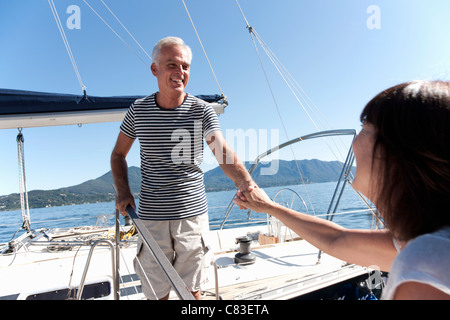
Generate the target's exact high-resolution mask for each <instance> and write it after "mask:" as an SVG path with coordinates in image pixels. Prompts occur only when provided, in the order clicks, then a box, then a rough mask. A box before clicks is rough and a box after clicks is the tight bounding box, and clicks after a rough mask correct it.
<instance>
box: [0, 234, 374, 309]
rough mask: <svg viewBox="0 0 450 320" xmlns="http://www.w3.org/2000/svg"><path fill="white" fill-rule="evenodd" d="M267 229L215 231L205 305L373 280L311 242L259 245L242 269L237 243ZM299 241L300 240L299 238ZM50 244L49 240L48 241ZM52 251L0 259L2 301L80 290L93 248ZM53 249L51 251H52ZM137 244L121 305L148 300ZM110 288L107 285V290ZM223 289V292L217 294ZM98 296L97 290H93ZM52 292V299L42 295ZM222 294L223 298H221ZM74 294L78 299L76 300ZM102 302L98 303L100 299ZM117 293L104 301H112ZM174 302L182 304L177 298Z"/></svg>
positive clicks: (128, 260) (97, 261)
mask: <svg viewBox="0 0 450 320" xmlns="http://www.w3.org/2000/svg"><path fill="white" fill-rule="evenodd" d="M261 230H262V229H261V228H257V227H250V228H237V229H226V230H220V231H210V233H209V235H208V239H209V241H208V243H209V247H210V248H211V250H210V252H209V254H208V255H207V259H208V260H207V262H210V263H207V265H209V267H208V277H207V278H208V281H207V282H206V283H205V284H204V286H203V290H204V291H205V292H206V294H205V296H204V299H217V298H219V299H224V300H241V299H251V300H253V299H290V298H295V297H297V296H299V295H303V294H306V293H309V292H312V291H315V290H317V289H320V288H323V287H327V286H330V285H333V284H335V283H338V282H342V281H345V280H347V279H350V278H355V277H358V276H360V275H363V274H367V270H366V269H365V268H362V267H359V266H355V265H348V264H347V263H345V262H343V261H341V260H338V259H335V258H333V257H331V256H329V255H326V254H322V256H321V259H320V263H317V262H318V252H319V251H318V249H317V248H315V247H313V246H312V245H310V244H309V243H308V242H306V241H305V240H294V241H287V242H283V243H275V244H265V245H260V244H259V243H258V241H256V240H255V241H253V242H252V245H251V252H252V254H253V255H254V256H255V262H254V263H253V264H248V265H241V264H236V263H235V261H234V257H235V255H236V254H237V252H238V250H239V245H238V244H236V238H238V237H241V236H244V235H250V236H252V235H253V237H254V236H255V234H258V233H259V232H261ZM293 237H294V238H296V235H293ZM43 240H45V239H43ZM59 243H60V244H59V245H58V246H54V247H51V246H49V245H48V244H46V242H45V241H43V242H42V244H39V241H35V242H34V245H32V246H29V247H28V248H27V249H26V250H20V252H17V253H15V254H11V255H3V256H1V257H0V258H1V259H0V283H2V290H1V291H2V292H1V294H0V298H1V299H30V298H32V299H33V298H35V299H43V298H46V299H52V298H63V299H64V298H67V297H68V295H67V292H68V291H70V290H73V291H74V288H76V287H77V286H79V283H80V280H81V277H82V273H83V271H84V268H85V265H86V261H87V257H88V254H89V250H90V247H89V246H82V247H80V246H79V247H76V246H74V247H71V249H70V250H69V249H68V248H69V247H67V248H65V246H64V244H63V243H64V242H59ZM49 249H51V250H49ZM135 253H136V242H135V241H130V242H127V243H123V244H122V248H121V253H120V274H121V282H120V299H130V300H134V299H138V300H139V299H145V297H144V295H143V294H142V292H141V288H140V280H139V279H138V278H137V276H136V274H135V271H134V268H133V262H132V261H133V259H134V257H135ZM110 261H111V252H110V250H109V248H108V247H105V246H99V247H97V248H96V249H95V254H94V255H93V258H92V260H91V263H90V268H89V271H88V273H87V278H86V285H93V286H96V288H95V290H104V289H103V287H105V286H107V285H109V284H111V288H112V265H111V262H110ZM105 284H106V285H105ZM216 288H218V289H216ZM93 290H94V289H93ZM44 292H50V293H49V294H42V293H44ZM216 293H217V295H216ZM73 296H74V295H73V294H72V296H71V297H72V298H73ZM97 298H98V297H97ZM112 298H113V296H112V293H111V290H109V292H108V290H106V293H105V294H104V295H103V296H102V297H101V299H112ZM170 298H171V299H178V297H177V296H176V295H175V294H174V293H173V292H172V293H171V296H170Z"/></svg>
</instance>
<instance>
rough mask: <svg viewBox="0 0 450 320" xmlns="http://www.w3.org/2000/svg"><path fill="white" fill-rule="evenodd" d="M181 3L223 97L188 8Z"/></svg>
mask: <svg viewBox="0 0 450 320" xmlns="http://www.w3.org/2000/svg"><path fill="white" fill-rule="evenodd" d="M181 1H182V2H183V5H184V9H185V10H186V13H187V15H188V17H189V20H190V21H191V24H192V27H193V28H194V31H195V34H196V35H197V39H198V42H199V43H200V46H201V47H202V50H203V54H204V55H205V57H206V61H207V62H208V64H209V68H210V69H211V72H212V74H213V76H214V79H215V80H216V83H217V86H218V87H219V91H220V93H221V94H222V97H225V95H224V94H223V91H222V88H221V87H220V84H219V81H218V80H217V77H216V74H215V73H214V69H213V67H212V65H211V62H210V61H209V58H208V55H207V54H206V50H205V48H204V47H203V43H202V40H201V39H200V36H199V34H198V32H197V29H196V28H195V25H194V21H193V20H192V18H191V15H190V14H189V10H188V8H187V6H186V3H185V2H184V0H181Z"/></svg>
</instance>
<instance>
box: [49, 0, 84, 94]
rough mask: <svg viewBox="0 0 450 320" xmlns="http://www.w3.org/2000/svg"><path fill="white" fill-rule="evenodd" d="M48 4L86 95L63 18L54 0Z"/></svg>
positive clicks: (50, 0)
mask: <svg viewBox="0 0 450 320" xmlns="http://www.w3.org/2000/svg"><path fill="white" fill-rule="evenodd" d="M48 4H49V5H50V9H51V10H52V13H53V17H54V18H55V22H56V25H57V26H58V30H59V33H60V35H61V38H62V40H63V42H64V46H65V47H66V51H67V54H68V55H69V59H70V62H71V63H72V67H73V70H74V71H75V75H76V77H77V79H78V83H79V84H80V86H81V90H82V91H83V93H84V95H85V96H86V86H85V85H84V83H83V80H82V79H81V75H80V71H79V70H78V67H77V63H76V61H75V58H74V56H73V53H72V50H71V49H70V45H69V41H68V40H67V37H66V33H65V32H64V28H63V26H62V24H61V20H60V19H59V15H58V11H57V10H56V7H55V4H54V3H53V0H48Z"/></svg>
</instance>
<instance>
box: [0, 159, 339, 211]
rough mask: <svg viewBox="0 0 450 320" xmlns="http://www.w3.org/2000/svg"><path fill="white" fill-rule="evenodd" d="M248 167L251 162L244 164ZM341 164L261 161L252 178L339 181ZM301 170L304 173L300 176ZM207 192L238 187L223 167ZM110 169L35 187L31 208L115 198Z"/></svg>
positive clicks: (274, 182)
mask: <svg viewBox="0 0 450 320" xmlns="http://www.w3.org/2000/svg"><path fill="white" fill-rule="evenodd" d="M245 166H246V167H247V169H249V168H250V167H251V164H250V163H245ZM341 167H342V164H341V163H339V162H338V161H321V160H316V159H313V160H300V161H285V160H278V161H277V162H268V163H262V164H260V165H259V166H258V167H257V168H256V170H255V171H254V172H253V179H254V180H255V181H256V183H257V184H258V185H259V186H261V187H270V186H285V185H293V184H300V183H301V181H303V182H304V183H319V182H329V181H337V179H338V178H339V175H340V173H341ZM299 170H300V172H301V173H302V178H303V180H302V179H301V178H300V174H299ZM128 178H129V183H130V188H131V192H132V193H133V194H134V195H135V196H136V197H138V196H139V190H140V182H141V170H140V168H138V167H130V168H128ZM204 181H205V187H206V191H207V192H210V191H223V190H232V189H234V188H235V186H234V183H233V182H232V181H231V180H230V179H228V178H227V177H226V176H225V174H224V173H223V171H222V170H221V169H220V167H217V168H215V169H212V170H210V171H208V172H206V173H205V177H204ZM112 185H113V178H112V174H111V171H109V172H108V173H105V174H104V175H102V176H101V177H98V178H96V179H92V180H88V181H86V182H83V183H81V184H78V185H76V186H71V187H66V188H60V189H55V190H33V191H29V192H28V203H29V206H30V208H42V207H48V206H63V205H72V204H80V203H93V202H108V201H114V200H115V191H114V189H113V186H112ZM14 209H20V196H19V194H18V193H14V194H10V195H5V196H0V210H14Z"/></svg>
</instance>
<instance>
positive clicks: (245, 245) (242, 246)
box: [234, 236, 256, 264]
mask: <svg viewBox="0 0 450 320" xmlns="http://www.w3.org/2000/svg"><path fill="white" fill-rule="evenodd" d="M238 243H239V253H237V254H236V255H235V256H234V262H235V263H237V264H252V263H255V259H256V257H255V256H254V255H253V254H252V253H251V251H250V245H251V243H252V239H251V238H249V237H248V236H243V237H239V238H236V244H238Z"/></svg>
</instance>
